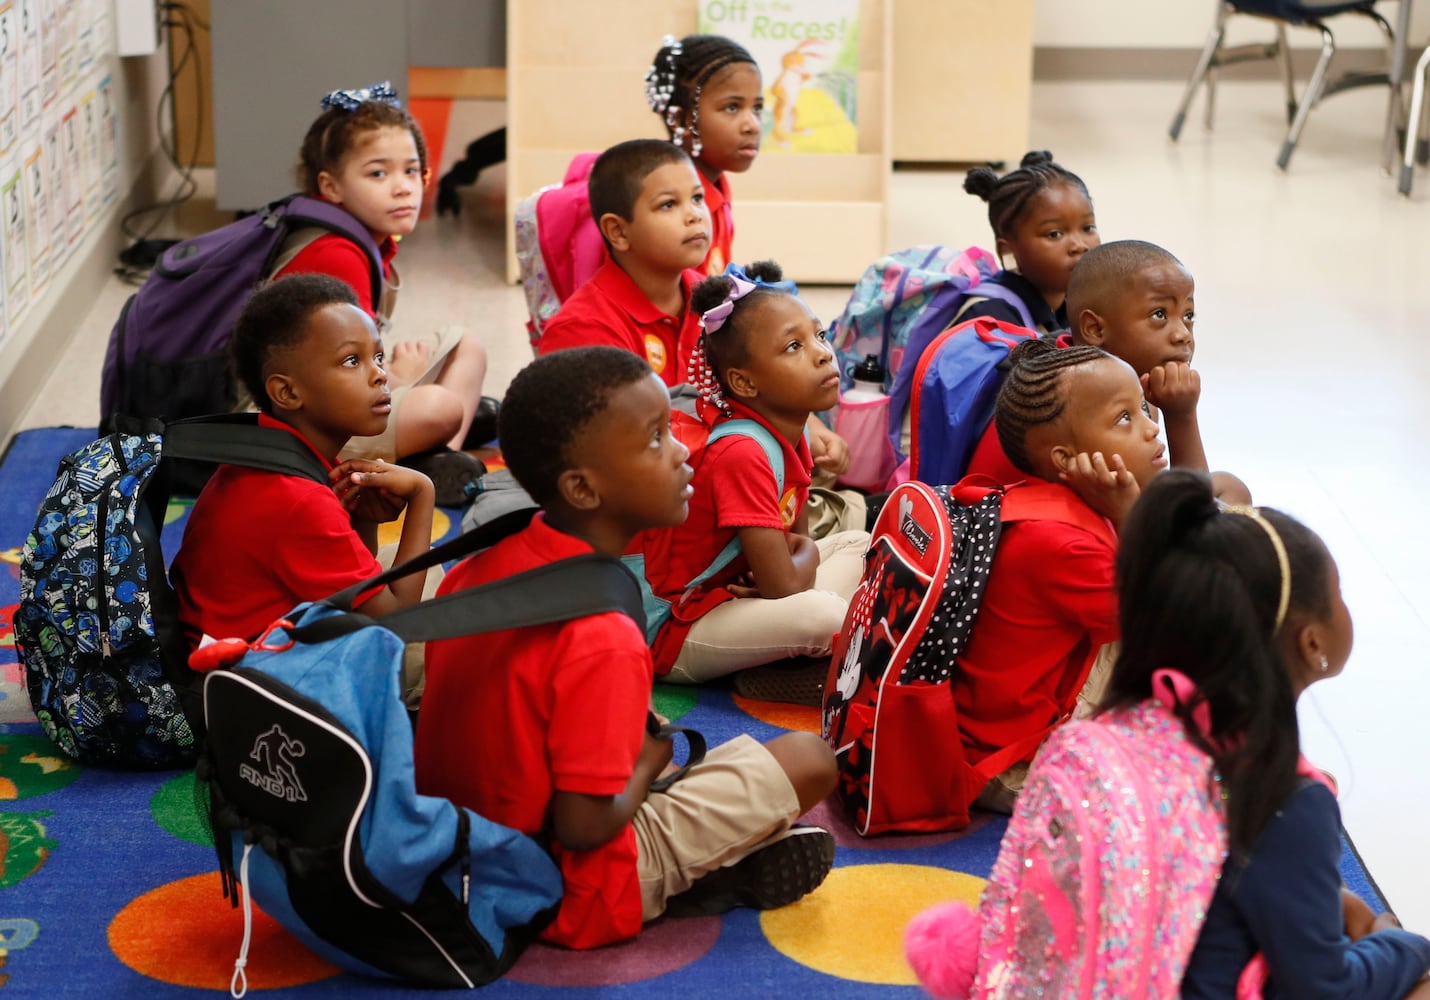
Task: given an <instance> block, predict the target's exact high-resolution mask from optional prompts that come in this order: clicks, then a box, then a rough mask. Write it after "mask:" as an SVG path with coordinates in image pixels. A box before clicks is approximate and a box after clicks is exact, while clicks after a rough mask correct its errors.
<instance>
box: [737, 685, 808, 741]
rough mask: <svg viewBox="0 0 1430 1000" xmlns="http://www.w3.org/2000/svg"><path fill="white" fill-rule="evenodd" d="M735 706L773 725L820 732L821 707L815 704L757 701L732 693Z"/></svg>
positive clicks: (801, 730) (752, 716) (800, 730)
mask: <svg viewBox="0 0 1430 1000" xmlns="http://www.w3.org/2000/svg"><path fill="white" fill-rule="evenodd" d="M731 697H732V699H733V700H734V702H735V707H736V708H738V709H739V710H740V711H742V712H744V713H745V714H746V715H748V716H750V717H751V718H754V719H759V720H760V721H761V722H765V723H768V724H769V725H771V726H778V727H779V728H781V729H790V730H793V731H795V732H806V733H818V732H819V728H820V726H819V709H817V708H815V707H814V706H813V705H786V704H784V703H783V702H778V701H757V700H755V699H754V698H746V697H744V696H743V695H738V694H737V695H732V696H731Z"/></svg>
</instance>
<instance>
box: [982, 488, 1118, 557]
mask: <svg viewBox="0 0 1430 1000" xmlns="http://www.w3.org/2000/svg"><path fill="white" fill-rule="evenodd" d="M1002 517H1003V523H1004V524H1009V523H1012V522H1014V521H1060V522H1062V523H1063V524H1071V525H1073V526H1074V527H1078V528H1082V529H1083V530H1084V531H1086V532H1088V533H1089V534H1092V535H1096V536H1097V537H1098V538H1101V539H1102V540H1103V541H1105V542H1107V543H1108V544H1109V545H1112V546H1114V547H1115V546H1116V545H1117V532H1115V531H1114V530H1113V528H1112V523H1111V522H1110V521H1108V520H1107V518H1105V517H1103V516H1102V515H1101V514H1099V513H1098V512H1097V511H1095V510H1093V509H1092V508H1091V507H1089V506H1088V505H1087V504H1086V503H1085V502H1083V500H1082V499H1081V498H1080V497H1078V495H1077V494H1076V493H1075V492H1073V490H1072V489H1071V488H1069V487H1067V486H1064V485H1062V484H1061V483H1047V482H1042V481H1039V480H1028V481H1027V482H1024V483H1020V484H1018V485H1017V486H1015V487H1012V488H1010V489H1009V490H1008V491H1007V492H1006V493H1004V495H1003V511H1002Z"/></svg>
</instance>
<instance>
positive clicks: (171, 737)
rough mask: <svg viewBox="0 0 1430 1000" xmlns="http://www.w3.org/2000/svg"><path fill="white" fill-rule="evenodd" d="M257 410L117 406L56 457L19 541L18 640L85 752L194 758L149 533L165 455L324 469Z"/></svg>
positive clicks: (46, 716) (45, 705) (166, 484)
mask: <svg viewBox="0 0 1430 1000" xmlns="http://www.w3.org/2000/svg"><path fill="white" fill-rule="evenodd" d="M255 417H256V415H255V414H223V415H220V416H216V417H206V418H202V419H200V420H189V421H179V422H175V423H172V424H169V425H167V426H166V425H165V424H163V423H162V422H160V421H158V420H138V419H133V420H131V419H128V418H124V419H119V420H117V421H116V423H117V426H116V429H115V430H114V432H113V433H110V434H107V435H105V436H104V437H101V438H99V439H98V440H96V441H93V442H91V443H90V444H88V445H85V446H84V447H83V448H81V449H79V450H78V451H76V452H74V453H72V454H70V455H67V456H66V457H65V458H64V459H62V460H61V461H60V466H59V472H58V474H57V476H56V477H55V481H54V484H53V485H52V486H51V487H50V489H49V492H48V493H47V494H46V495H45V499H44V500H43V501H42V502H41V504H40V509H39V513H38V515H37V517H36V519H35V526H34V528H33V529H32V530H31V531H30V534H29V536H28V537H27V538H26V540H25V547H24V550H23V553H22V555H21V560H20V603H19V605H18V606H17V607H16V610H15V616H14V625H15V648H16V652H17V653H18V654H19V657H20V660H21V661H22V662H23V663H24V665H25V681H26V686H27V687H28V689H29V693H30V701H31V703H32V705H33V707H34V710H35V715H36V716H37V717H38V718H39V720H40V724H41V725H42V726H43V727H44V731H45V734H46V735H47V736H48V737H49V738H50V739H51V740H53V741H54V743H55V745H56V746H58V747H59V748H60V749H61V750H62V751H64V752H65V753H66V754H67V755H68V756H70V757H72V758H74V759H75V760H76V761H78V762H80V763H81V764H92V765H99V766H106V767H119V768H139V769H149V768H169V767H185V766H187V765H189V764H192V763H193V761H194V759H195V757H196V755H197V752H198V738H199V736H200V735H201V731H200V729H199V725H200V723H201V721H202V711H201V705H200V701H199V690H198V687H197V685H196V684H195V679H196V675H195V674H194V673H193V672H192V671H191V670H189V668H188V653H189V650H188V641H187V640H186V638H185V636H184V634H183V629H182V628H181V626H180V625H179V620H178V601H177V598H176V597H175V596H174V592H173V590H172V589H171V588H170V587H169V582H168V575H167V573H166V571H165V565H164V555H163V552H162V550H161V548H160V544H159V535H160V531H161V530H162V528H163V526H164V514H165V511H166V509H167V507H168V503H169V495H170V483H171V480H172V476H173V471H174V469H173V467H174V465H175V464H176V462H175V460H176V459H196V460H202V461H207V462H230V463H235V464H240V465H248V466H253V467H256V468H262V469H269V470H271V471H274V472H284V473H289V474H292V475H301V476H305V477H307V478H310V479H315V480H317V481H319V482H322V483H326V482H327V474H326V472H325V471H324V469H323V465H322V463H321V462H320V461H319V460H318V457H317V456H316V455H314V454H313V453H312V452H311V451H310V450H309V449H308V448H307V446H306V445H304V444H303V443H302V442H300V441H299V440H298V439H297V438H295V437H294V436H293V435H292V434H289V433H288V432H287V431H283V430H279V429H276V428H268V427H258V426H256V424H255ZM180 464H182V463H180Z"/></svg>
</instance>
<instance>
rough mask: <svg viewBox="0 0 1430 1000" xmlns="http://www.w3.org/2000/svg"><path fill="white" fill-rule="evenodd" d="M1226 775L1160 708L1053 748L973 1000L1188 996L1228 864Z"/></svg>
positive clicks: (991, 909)
mask: <svg viewBox="0 0 1430 1000" xmlns="http://www.w3.org/2000/svg"><path fill="white" fill-rule="evenodd" d="M1212 775H1213V765H1212V761H1211V758H1210V757H1208V755H1207V754H1206V753H1204V752H1203V751H1202V750H1200V749H1199V748H1198V747H1196V746H1195V745H1194V744H1193V743H1192V742H1191V740H1190V739H1188V737H1187V733H1186V727H1185V726H1184V724H1183V723H1182V721H1181V720H1180V719H1178V718H1177V717H1176V716H1175V715H1173V714H1172V712H1171V711H1169V709H1168V707H1166V706H1164V705H1163V704H1162V703H1161V702H1159V701H1157V700H1155V699H1149V700H1148V701H1146V702H1143V703H1142V704H1141V705H1138V706H1136V707H1135V708H1131V709H1126V710H1120V711H1115V712H1111V713H1108V714H1106V715H1101V716H1097V717H1094V718H1092V719H1083V720H1078V721H1075V722H1070V723H1068V724H1067V725H1065V726H1063V727H1061V728H1060V729H1058V730H1057V731H1056V732H1054V733H1053V734H1052V735H1051V736H1049V737H1048V740H1047V742H1046V743H1045V744H1044V746H1043V748H1042V750H1041V751H1039V753H1038V756H1037V759H1036V760H1035V761H1034V762H1033V767H1032V770H1031V771H1030V772H1029V774H1028V781H1027V784H1025V785H1024V786H1023V791H1022V792H1021V793H1020V794H1019V796H1018V804H1017V806H1016V808H1015V810H1014V813H1013V819H1012V820H1011V822H1010V823H1009V825H1008V830H1007V832H1006V833H1005V834H1004V835H1003V842H1002V845H1001V846H1000V848H999V851H998V860H997V862H996V863H995V864H994V866H993V872H992V875H991V876H990V877H989V882H988V885H987V886H986V887H985V888H984V890H983V897H982V901H981V903H980V905H979V909H978V917H979V921H978V923H979V924H981V938H980V939H979V940H978V943H977V953H978V972H977V977H976V980H975V983H974V988H973V992H972V994H971V995H972V996H974V997H979V998H987V1000H993V998H1013V997H1028V996H1048V997H1067V998H1079V1000H1084V998H1094V997H1096V998H1104V997H1105V998H1108V1000H1114V998H1117V1000H1120V998H1123V997H1174V996H1177V994H1178V993H1179V991H1180V988H1181V982H1182V976H1183V974H1184V973H1185V972H1186V968H1187V962H1188V960H1189V959H1190V957H1191V954H1192V949H1193V948H1194V947H1195V946H1196V942H1197V936H1198V934H1199V933H1200V931H1201V926H1202V920H1203V918H1204V917H1205V916H1206V912H1207V908H1208V907H1209V906H1210V905H1211V901H1212V895H1213V893H1214V891H1215V889H1216V883H1217V878H1218V877H1219V875H1220V874H1221V868H1222V861H1223V858H1224V857H1225V855H1226V830H1225V823H1224V819H1223V816H1222V810H1221V799H1220V795H1219V792H1220V787H1219V786H1218V785H1217V784H1216V783H1215V781H1214V779H1213V776H1212ZM974 927H975V928H976V927H977V924H975V925H974ZM971 944H972V942H971V941H970V942H967V943H966V944H965V947H966V946H968V945H971Z"/></svg>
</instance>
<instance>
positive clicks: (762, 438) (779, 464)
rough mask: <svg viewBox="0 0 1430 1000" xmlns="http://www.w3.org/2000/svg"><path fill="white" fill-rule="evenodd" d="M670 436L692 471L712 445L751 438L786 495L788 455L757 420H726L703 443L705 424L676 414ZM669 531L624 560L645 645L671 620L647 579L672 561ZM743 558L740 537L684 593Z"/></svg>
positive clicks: (645, 536) (649, 535)
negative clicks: (652, 568) (649, 571)
mask: <svg viewBox="0 0 1430 1000" xmlns="http://www.w3.org/2000/svg"><path fill="white" fill-rule="evenodd" d="M670 428H671V432H672V433H673V434H674V435H675V436H676V437H677V438H679V439H680V441H681V443H682V444H684V445H685V446H686V447H687V448H689V449H690V458H689V459H688V461H689V463H690V465H691V467H692V468H698V467H699V463H700V456H701V455H702V454H703V453H704V451H705V449H706V448H708V447H709V446H710V445H712V444H714V443H715V442H716V441H719V440H720V439H721V438H727V437H734V436H736V435H739V436H742V437H747V438H751V439H753V440H754V441H755V443H756V444H758V445H759V446H760V448H761V449H762V450H763V451H764V453H765V458H767V459H768V460H769V463H770V469H771V471H773V472H774V474H775V496H776V498H778V497H779V496H780V495H782V494H783V493H784V488H785V454H784V448H783V446H781V445H780V443H779V442H778V441H776V440H775V436H774V435H773V434H771V433H770V432H769V430H768V429H767V428H765V427H764V426H763V425H762V424H760V423H758V422H757V421H754V420H748V419H744V418H741V419H738V420H726V421H724V422H723V423H721V424H718V425H716V427H715V429H714V430H712V431H710V432H709V435H708V436H707V437H705V438H704V439H703V440H701V434H703V433H704V428H705V424H704V423H703V422H702V421H701V420H700V419H699V418H697V417H691V416H688V415H687V414H684V413H681V412H680V411H678V410H677V411H674V412H672V413H671V415H670ZM670 537H671V534H670V529H655V530H651V531H646V532H643V533H642V534H641V535H640V536H639V541H640V543H641V544H640V551H639V552H635V553H627V554H626V555H624V556H622V557H621V561H622V562H624V563H625V564H626V568H627V569H629V570H630V571H631V574H632V575H633V576H634V577H635V578H636V581H637V582H638V583H639V584H640V591H641V604H642V607H643V608H644V610H645V619H644V622H645V638H646V642H648V643H652V644H653V643H654V642H655V639H656V636H657V635H659V634H660V630H661V627H662V626H663V625H664V624H665V623H666V622H667V621H668V620H669V619H670V614H671V610H670V601H668V600H666V599H665V598H662V597H658V596H657V595H656V593H655V591H654V589H653V588H652V587H651V585H650V581H649V580H648V579H647V578H646V562H647V560H648V559H649V560H650V561H651V562H653V563H656V564H661V563H663V562H665V561H667V560H668V559H669V555H668V552H669V545H668V543H669V540H670ZM739 554H740V539H739V538H738V537H736V538H732V539H730V541H729V543H728V544H727V545H726V546H725V547H724V548H723V549H721V550H720V552H719V554H717V555H716V556H715V558H714V559H713V560H712V561H711V563H710V565H708V566H706V567H705V568H704V569H703V570H701V571H700V572H699V573H697V574H696V575H695V577H694V578H693V579H691V580H690V581H689V582H688V583H686V584H685V586H684V587H683V588H682V592H683V593H689V592H690V591H692V590H694V589H695V588H697V587H699V586H700V585H701V584H703V583H705V582H706V581H707V580H709V579H710V578H711V577H713V576H714V575H715V574H716V573H719V572H720V571H721V570H722V569H724V568H725V567H726V566H728V565H730V563H731V562H733V561H734V560H735V557H736V556H738V555H739Z"/></svg>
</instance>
